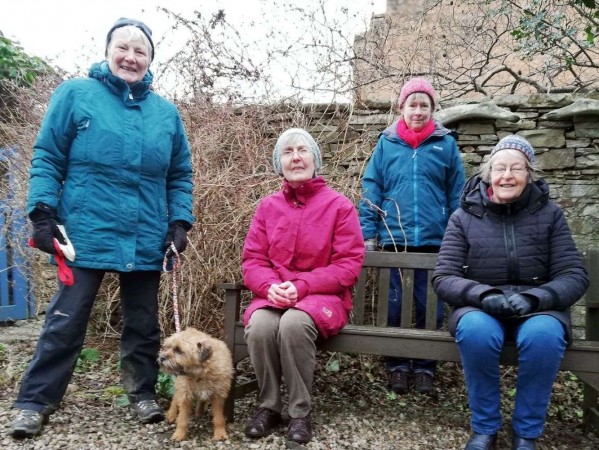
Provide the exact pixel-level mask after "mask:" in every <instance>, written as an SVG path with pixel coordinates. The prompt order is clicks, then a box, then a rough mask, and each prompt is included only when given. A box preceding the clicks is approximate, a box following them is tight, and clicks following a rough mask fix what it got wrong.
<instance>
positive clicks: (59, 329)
mask: <svg viewBox="0 0 599 450" xmlns="http://www.w3.org/2000/svg"><path fill="white" fill-rule="evenodd" d="M71 269H72V270H73V276H74V278H75V283H74V284H73V285H72V286H65V285H64V284H62V283H59V290H58V292H57V293H56V295H55V296H54V298H53V299H52V301H51V302H50V305H49V306H48V309H47V311H46V321H45V323H44V327H43V329H42V333H41V335H40V338H39V340H38V343H37V348H36V350H35V354H34V355H33V359H32V360H31V363H30V364H29V367H28V369H27V371H26V372H25V375H24V376H23V380H22V382H21V388H20V390H19V394H18V396H17V400H16V402H15V403H14V407H15V408H19V409H31V410H34V411H37V412H39V413H42V414H51V413H53V412H54V411H55V410H56V409H57V408H58V406H59V405H60V402H61V400H62V398H63V396H64V393H65V391H66V389H67V386H68V384H69V381H70V379H71V376H72V375H73V371H74V369H75V365H76V363H77V358H78V357H79V353H80V352H81V348H82V347H83V343H84V340H85V334H86V330H87V323H88V321H89V317H90V314H91V311H92V307H93V304H94V300H95V298H96V294H97V293H98V289H99V288H100V284H101V282H102V279H103V278H104V273H105V272H104V271H103V270H92V269H82V268H79V267H72V268H71ZM119 278H120V289H121V307H122V310H123V329H122V332H121V374H122V379H123V384H124V387H125V390H126V391H127V393H128V394H129V397H130V399H131V401H132V402H135V401H140V400H150V399H154V398H155V385H156V380H157V378H158V364H157V362H156V358H157V356H158V350H159V348H160V326H159V324H158V285H159V282H160V272H158V271H146V272H127V273H125V272H123V273H119Z"/></svg>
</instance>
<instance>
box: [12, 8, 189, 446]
mask: <svg viewBox="0 0 599 450" xmlns="http://www.w3.org/2000/svg"><path fill="white" fill-rule="evenodd" d="M153 57H154V45H153V43H152V35H151V31H150V29H149V28H148V27H147V26H146V25H145V24H144V23H142V22H139V21H136V20H132V19H126V18H121V19H119V20H118V21H117V22H116V23H115V24H114V25H113V26H112V27H111V28H110V30H109V32H108V35H107V39H106V60H105V61H103V62H101V63H99V64H94V65H93V66H92V67H91V69H90V71H89V77H88V78H85V79H84V78H80V79H72V80H68V81H65V82H64V83H62V84H61V85H60V86H59V87H58V88H57V89H56V91H55V93H54V94H53V96H52V99H51V101H50V104H49V107H48V111H47V112H46V115H45V117H44V120H43V122H42V125H41V128H40V131H39V134H38V136H37V140H36V142H35V145H34V153H33V159H32V163H31V170H30V185H29V197H28V205H27V211H28V214H29V218H30V219H31V221H32V223H33V235H32V240H33V245H34V246H35V247H36V248H38V249H39V250H42V251H44V252H46V253H49V254H51V255H55V254H56V252H57V250H55V245H54V240H55V238H56V239H57V240H58V241H59V242H62V243H64V242H65V240H64V236H63V235H62V234H61V232H60V231H59V229H58V227H57V225H58V224H62V225H64V228H65V230H66V233H67V235H68V237H69V239H70V241H71V242H72V245H73V246H74V248H75V259H74V260H73V261H72V262H69V263H68V264H69V266H70V268H71V270H72V272H73V277H74V280H75V281H74V284H73V285H71V286H69V285H67V284H65V283H62V282H59V290H58V293H57V294H56V295H55V296H54V298H53V299H52V301H51V303H50V305H49V307H48V310H47V312H46V322H45V325H44V328H43V330H42V334H41V336H40V339H39V342H38V346H37V349H36V352H35V354H34V356H33V360H32V361H31V363H30V365H29V368H28V369H27V371H26V373H25V375H24V377H23V380H22V384H21V389H20V392H19V394H18V397H17V400H16V402H15V404H14V406H15V408H18V409H19V410H20V411H19V413H18V414H17V416H16V418H15V419H14V421H13V424H12V428H11V434H12V435H13V436H14V437H17V438H22V437H30V436H34V435H36V434H38V433H40V431H41V429H42V425H43V424H44V423H46V422H47V421H48V416H49V415H50V414H51V413H53V412H54V411H55V410H56V409H57V408H58V407H59V404H60V402H61V400H62V397H63V396H64V393H65V390H66V388H67V385H68V383H69V380H70V378H71V375H72V373H73V369H74V367H75V363H76V361H77V357H78V355H79V352H80V350H81V348H82V345H83V342H84V338H85V333H86V328H87V323H88V320H89V316H90V313H91V310H92V306H93V303H94V300H95V297H96V294H97V292H98V289H99V287H100V284H101V282H102V279H103V277H104V274H105V273H106V272H115V273H117V274H118V275H119V279H120V293H121V306H122V310H123V329H122V334H121V371H122V378H123V384H124V386H125V389H126V390H127V392H128V395H129V398H130V400H131V405H132V410H133V412H134V413H135V414H136V415H137V417H138V419H139V420H140V421H141V422H142V423H148V422H157V421H160V420H162V419H163V411H162V408H161V407H160V406H159V405H158V404H157V403H156V401H155V391H154V386H155V384H156V379H157V375H158V367H157V364H156V357H157V353H158V349H159V345H160V328H159V324H158V286H159V281H160V270H161V268H162V260H163V257H164V254H165V251H168V252H172V249H171V243H173V244H174V246H175V249H176V250H177V251H178V252H181V251H183V250H184V249H185V246H186V244H187V236H186V234H187V231H188V230H189V229H190V228H191V224H192V222H193V220H194V216H193V212H192V209H193V208H192V170H191V163H190V151H189V145H188V142H187V137H186V135H185V131H184V129H183V124H182V122H181V119H180V117H179V113H178V111H177V109H176V107H175V106H174V105H173V104H172V103H170V102H169V101H167V100H166V99H164V98H162V97H161V96H159V95H158V94H156V93H155V92H154V91H152V90H151V89H150V85H151V83H152V73H151V72H150V71H149V66H150V63H151V61H152V59H153ZM169 256H170V255H169Z"/></svg>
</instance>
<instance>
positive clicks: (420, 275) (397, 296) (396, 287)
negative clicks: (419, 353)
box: [385, 269, 444, 375]
mask: <svg viewBox="0 0 599 450" xmlns="http://www.w3.org/2000/svg"><path fill="white" fill-rule="evenodd" d="M399 270H400V269H391V281H390V283H389V309H388V316H387V325H388V326H390V327H399V326H400V324H401V303H402V285H401V278H400V275H399ZM427 283H428V271H427V270H419V269H416V270H414V303H415V306H416V328H421V329H422V328H424V327H425V324H426V291H427V287H428V286H427ZM443 316H444V310H443V302H442V301H440V300H437V328H440V327H441V324H442V323H443ZM385 368H386V370H387V372H388V373H392V372H395V371H397V370H401V371H402V372H410V370H413V371H414V372H426V373H429V374H430V375H434V373H435V370H436V368H437V362H436V361H435V360H432V359H413V360H410V359H407V358H387V361H386V363H385Z"/></svg>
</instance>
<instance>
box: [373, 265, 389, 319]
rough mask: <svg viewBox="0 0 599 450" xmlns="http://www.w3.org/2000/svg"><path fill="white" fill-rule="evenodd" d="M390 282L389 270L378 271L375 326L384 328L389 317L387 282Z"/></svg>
mask: <svg viewBox="0 0 599 450" xmlns="http://www.w3.org/2000/svg"><path fill="white" fill-rule="evenodd" d="M390 281H391V269H380V270H379V276H378V294H377V295H378V300H377V303H376V309H377V314H376V324H377V325H379V326H381V327H384V326H386V325H387V319H388V317H389V310H388V304H389V282H390Z"/></svg>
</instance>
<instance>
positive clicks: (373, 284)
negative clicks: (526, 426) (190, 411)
mask: <svg viewBox="0 0 599 450" xmlns="http://www.w3.org/2000/svg"><path fill="white" fill-rule="evenodd" d="M436 258H437V255H436V254H426V253H391V252H366V257H365V260H364V265H363V269H362V273H361V275H360V279H359V281H358V284H357V285H356V287H355V291H354V307H353V311H352V314H351V317H350V323H349V324H348V325H346V326H345V327H344V328H343V329H342V330H341V332H340V333H339V334H338V335H337V336H334V337H332V338H330V339H329V340H327V341H325V342H323V343H321V344H320V345H319V349H321V350H325V351H331V352H344V353H357V354H369V355H380V356H395V357H406V358H425V359H434V360H437V361H453V362H459V361H460V356H459V353H458V349H457V346H456V344H455V342H454V339H453V338H452V337H451V336H450V335H449V333H448V332H447V331H442V330H435V322H436V314H437V301H436V300H437V297H436V295H435V294H434V292H433V290H432V287H431V283H430V281H431V278H432V270H431V269H433V268H434V266H435V261H436ZM586 264H587V268H588V271H589V277H590V278H591V286H590V288H589V290H588V291H587V293H586V295H585V298H586V327H585V333H586V336H585V337H586V339H584V340H575V342H574V343H573V344H572V345H571V346H570V347H569V348H568V350H567V351H566V355H565V357H564V360H563V363H562V365H561V370H568V371H571V372H573V373H574V374H576V375H577V376H578V378H580V379H581V380H582V381H583V382H584V383H585V386H584V405H583V408H584V419H583V420H584V423H585V425H588V426H591V427H593V428H595V430H597V429H599V408H598V394H597V393H598V391H599V250H593V251H591V252H589V255H588V256H587V260H586ZM393 267H401V268H403V276H402V283H403V299H404V300H409V301H403V302H402V323H401V328H395V327H387V326H386V324H387V303H388V298H389V279H390V272H391V268H393ZM414 269H428V270H429V272H428V277H429V288H428V294H427V295H428V298H427V317H426V329H415V328H414V325H413V323H412V317H413V309H414V304H413V300H412V293H413V279H414ZM218 287H219V288H222V289H224V290H225V330H224V332H225V341H226V342H227V345H228V346H229V348H230V350H231V353H232V355H233V360H234V362H235V363H237V362H239V361H240V360H241V359H243V358H245V357H247V356H248V352H247V346H246V343H245V341H244V338H243V334H244V327H243V324H242V323H241V322H240V313H241V306H242V300H243V301H247V300H248V299H249V298H250V293H249V291H248V290H247V289H246V288H245V287H244V286H243V284H238V283H225V284H219V285H218ZM501 362H502V364H504V365H516V364H517V355H516V351H515V348H514V346H513V345H509V344H508V345H506V346H505V347H504V350H503V352H502V354H501ZM255 389H257V383H256V381H255V380H254V381H251V382H249V383H245V384H241V385H238V384H236V383H235V382H234V384H233V388H232V390H231V395H230V397H229V400H228V403H227V406H226V413H227V416H228V419H229V420H230V421H232V420H233V413H234V401H235V399H236V398H239V397H241V396H244V395H246V394H247V393H249V392H251V391H254V390H255Z"/></svg>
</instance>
